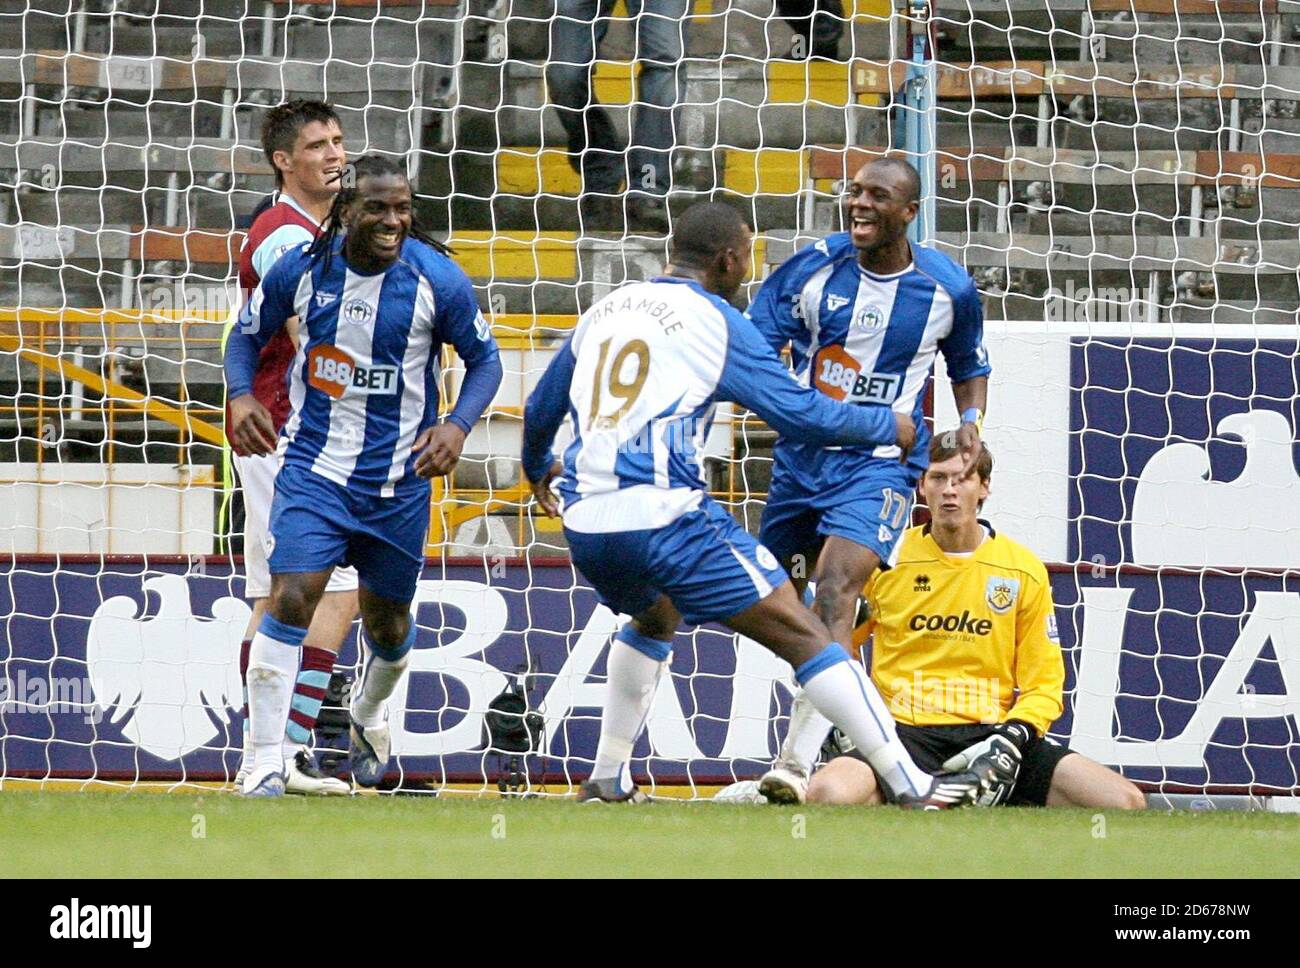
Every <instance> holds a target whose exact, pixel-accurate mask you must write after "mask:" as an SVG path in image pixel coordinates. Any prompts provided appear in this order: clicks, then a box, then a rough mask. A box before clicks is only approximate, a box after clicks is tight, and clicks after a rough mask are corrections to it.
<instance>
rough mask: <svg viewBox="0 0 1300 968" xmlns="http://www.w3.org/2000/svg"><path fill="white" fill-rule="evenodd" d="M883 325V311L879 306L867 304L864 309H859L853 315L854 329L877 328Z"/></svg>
mask: <svg viewBox="0 0 1300 968" xmlns="http://www.w3.org/2000/svg"><path fill="white" fill-rule="evenodd" d="M883 325H885V313H884V310H882V309H881V308H880V307H879V306H867V307H866V308H864V309H859V310H858V311H857V313H856V314H855V315H854V317H853V328H854V329H859V330H869V329H879V328H880V327H881V326H883Z"/></svg>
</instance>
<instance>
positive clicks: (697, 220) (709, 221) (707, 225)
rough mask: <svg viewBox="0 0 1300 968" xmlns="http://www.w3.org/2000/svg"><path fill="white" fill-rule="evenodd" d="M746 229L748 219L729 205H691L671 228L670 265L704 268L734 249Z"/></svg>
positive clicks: (717, 203) (716, 203) (719, 203)
mask: <svg viewBox="0 0 1300 968" xmlns="http://www.w3.org/2000/svg"><path fill="white" fill-rule="evenodd" d="M749 228H751V226H750V224H749V219H747V218H746V217H745V215H744V213H743V212H741V211H740V209H738V208H736V207H735V206H733V205H727V204H726V203H724V202H701V203H700V204H698V205H692V206H691V207H690V208H688V209H687V210H686V211H685V212H683V213H682V214H681V217H680V218H678V219H677V221H676V223H675V224H674V225H673V240H672V256H671V258H672V262H673V265H679V266H690V267H691V268H693V269H707V268H708V267H709V266H710V265H711V264H712V263H713V260H714V259H716V258H717V257H718V254H719V253H721V252H722V251H723V250H724V249H728V248H735V247H736V246H738V245H739V244H740V241H741V238H742V236H744V234H745V230H746V229H749Z"/></svg>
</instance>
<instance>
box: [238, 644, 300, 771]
mask: <svg viewBox="0 0 1300 968" xmlns="http://www.w3.org/2000/svg"><path fill="white" fill-rule="evenodd" d="M268 627H269V628H271V629H272V631H273V632H274V634H276V635H278V636H281V637H283V638H289V639H292V638H294V637H296V638H297V640H298V641H297V642H292V641H290V642H283V641H280V640H279V639H276V638H272V637H271V636H270V635H267V634H266V633H265V632H263V631H262V628H268ZM305 634H306V630H305V629H296V628H294V627H293V626H289V625H285V624H283V623H281V622H274V624H272V623H268V622H266V621H265V620H263V622H262V626H261V628H259V629H258V631H257V634H256V635H254V636H253V646H252V648H251V649H250V650H249V653H248V715H249V719H250V720H251V722H250V723H249V733H250V734H251V735H252V738H253V762H252V764H251V770H252V772H262V771H266V770H272V769H273V770H274V772H277V773H279V772H283V770H284V753H283V750H282V748H281V747H282V744H283V743H284V727H285V723H287V722H288V720H289V703H290V701H291V699H292V698H293V683H294V680H295V679H297V677H298V659H299V655H300V654H301V652H302V647H301V643H302V636H303V635H305Z"/></svg>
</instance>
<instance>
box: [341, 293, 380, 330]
mask: <svg viewBox="0 0 1300 968" xmlns="http://www.w3.org/2000/svg"><path fill="white" fill-rule="evenodd" d="M374 314H375V311H374V310H373V309H371V308H370V303H368V302H366V301H365V300H364V299H353V300H350V301H349V302H348V303H347V304H346V305H345V306H344V307H343V318H344V319H346V320H347V321H348V322H349V323H356V324H357V325H358V326H364V325H365V324H366V323H368V322H370V317H371V316H373V315H374Z"/></svg>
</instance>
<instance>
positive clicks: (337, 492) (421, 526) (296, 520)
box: [269, 464, 429, 602]
mask: <svg viewBox="0 0 1300 968" xmlns="http://www.w3.org/2000/svg"><path fill="white" fill-rule="evenodd" d="M420 483H423V482H420ZM270 531H271V549H270V555H269V564H270V568H271V574H272V575H278V574H286V573H292V572H309V571H324V570H325V569H327V568H332V567H334V566H335V565H353V566H355V567H356V569H357V577H358V578H359V579H360V581H361V583H362V584H363V585H365V586H366V587H367V588H368V589H370V590H371V591H372V592H374V593H375V594H376V595H380V596H382V597H384V598H387V599H391V600H392V601H395V602H409V601H410V600H411V599H412V598H414V597H415V587H416V584H417V583H418V582H419V580H420V572H421V571H422V570H423V568H424V541H425V536H426V535H427V534H428V532H429V488H428V486H427V485H425V486H410V487H408V488H406V489H404V490H399V492H398V494H397V495H395V496H393V497H379V496H378V495H372V494H366V493H362V492H360V491H357V490H356V489H355V488H347V487H343V486H342V485H339V484H336V483H335V482H334V481H331V480H329V479H327V478H324V477H322V476H321V475H319V474H315V473H313V472H311V471H309V470H306V469H304V468H301V467H297V466H294V465H292V464H286V465H285V466H284V467H281V468H280V472H279V473H278V474H276V475H275V498H274V499H273V500H272V502H271V526H270Z"/></svg>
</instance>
